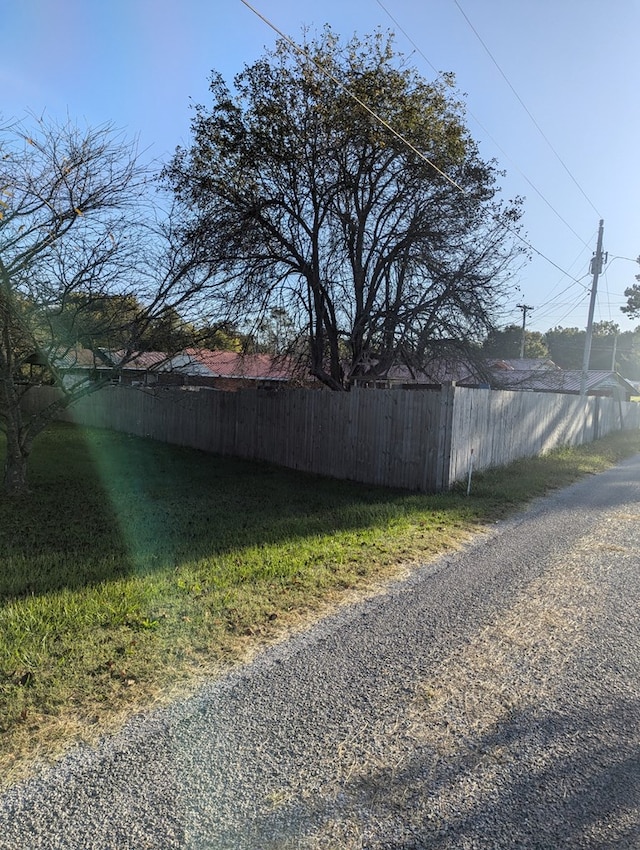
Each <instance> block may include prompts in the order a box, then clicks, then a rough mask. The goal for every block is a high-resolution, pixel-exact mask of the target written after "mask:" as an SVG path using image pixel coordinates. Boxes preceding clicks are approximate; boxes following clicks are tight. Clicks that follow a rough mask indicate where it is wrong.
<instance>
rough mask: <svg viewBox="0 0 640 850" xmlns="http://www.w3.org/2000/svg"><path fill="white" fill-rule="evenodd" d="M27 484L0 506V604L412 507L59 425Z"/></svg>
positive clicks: (262, 468) (365, 492) (362, 525)
mask: <svg viewBox="0 0 640 850" xmlns="http://www.w3.org/2000/svg"><path fill="white" fill-rule="evenodd" d="M29 481H30V487H31V493H30V494H28V495H26V496H24V497H20V498H18V499H15V500H9V499H7V498H4V499H3V498H1V497H0V552H2V561H3V567H2V570H0V598H2V597H5V598H6V597H15V596H21V595H25V594H40V593H46V592H49V591H52V590H53V591H55V590H60V589H63V588H69V589H74V588H79V587H84V586H87V585H92V584H97V583H100V582H103V581H107V580H111V579H117V578H122V577H126V576H130V575H139V574H141V573H145V572H149V571H158V570H163V569H175V568H176V567H177V566H180V565H181V564H183V563H185V562H194V561H198V560H199V559H203V558H210V557H215V556H219V555H223V554H224V553H230V552H236V551H242V550H246V549H247V548H251V547H264V546H268V545H271V544H278V543H283V542H286V541H292V542H296V541H300V540H301V539H303V538H310V537H314V536H317V535H327V534H329V535H330V534H331V533H332V532H337V531H340V530H353V531H357V530H359V529H366V528H369V527H371V526H373V525H375V524H376V523H378V522H383V523H384V522H385V521H389V520H393V518H394V516H402V515H403V514H404V512H405V510H406V504H407V500H409V499H411V498H412V496H411V495H410V494H407V493H402V492H398V491H392V490H385V489H383V488H379V487H367V486H363V485H356V484H352V483H349V482H344V481H333V480H329V479H323V478H319V477H315V476H309V475H305V474H302V473H298V472H295V471H290V470H284V469H279V468H275V467H272V466H269V465H268V464H263V463H251V462H248V461H242V460H237V459H235V458H222V457H219V456H214V455H208V454H205V453H203V452H198V451H195V450H192V449H183V448H180V447H176V446H168V445H164V444H162V443H159V442H156V441H152V440H144V439H140V438H137V437H129V436H127V435H124V434H118V433H115V432H110V431H103V430H97V429H80V428H76V427H74V426H70V425H63V424H59V425H55V426H53V427H52V428H51V429H50V430H49V431H47V432H45V433H44V434H43V435H42V436H41V437H40V438H39V440H38V441H37V442H36V444H35V447H34V451H33V457H32V463H31V467H30V477H29ZM442 510H443V511H446V510H447V507H446V501H443V507H442Z"/></svg>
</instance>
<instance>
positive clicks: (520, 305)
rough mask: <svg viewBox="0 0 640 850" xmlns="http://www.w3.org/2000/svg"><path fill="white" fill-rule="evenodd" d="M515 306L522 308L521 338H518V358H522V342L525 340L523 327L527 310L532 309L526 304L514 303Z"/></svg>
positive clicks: (524, 326) (525, 323)
mask: <svg viewBox="0 0 640 850" xmlns="http://www.w3.org/2000/svg"><path fill="white" fill-rule="evenodd" d="M516 307H517V308H518V309H519V310H522V339H521V340H520V360H524V342H525V333H524V329H525V328H526V326H527V311H528V310H533V307H530V306H529V305H528V304H516Z"/></svg>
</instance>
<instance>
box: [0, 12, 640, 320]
mask: <svg viewBox="0 0 640 850" xmlns="http://www.w3.org/2000/svg"><path fill="white" fill-rule="evenodd" d="M251 5H252V6H253V7H254V8H255V9H256V10H258V11H259V12H260V13H261V14H262V15H263V16H264V17H266V18H268V19H269V21H271V22H272V23H273V24H274V25H275V26H277V27H278V28H279V29H280V30H282V31H284V32H285V33H287V34H288V35H289V36H291V37H293V38H298V37H299V35H300V32H301V28H302V26H303V25H308V26H310V27H312V28H314V27H315V28H319V27H321V26H322V25H323V24H324V23H330V24H331V26H332V27H333V29H334V30H335V31H336V32H338V33H339V34H340V35H342V36H344V37H345V38H348V37H349V36H351V35H352V34H353V33H354V32H358V33H360V34H365V33H369V32H372V31H373V30H374V29H375V28H376V27H378V26H380V27H382V28H383V29H391V30H393V31H394V32H395V33H396V37H397V39H396V40H397V46H398V48H399V49H400V50H401V51H402V52H404V53H405V54H407V55H408V54H413V55H412V61H413V62H414V63H415V64H416V66H417V67H418V69H419V70H420V71H421V72H422V73H423V74H424V75H425V76H426V77H432V76H433V73H434V72H433V67H435V68H437V69H438V70H442V71H453V72H454V73H455V74H456V76H457V80H458V86H459V89H460V90H461V91H462V92H464V93H466V101H467V106H468V110H469V115H468V123H469V127H470V130H471V132H472V134H473V136H474V137H475V138H476V139H477V140H478V141H479V143H480V149H481V153H482V155H483V156H484V157H486V158H492V157H495V158H496V159H497V160H498V161H499V164H500V165H501V167H503V168H504V169H505V170H506V171H507V176H506V177H505V178H504V180H503V181H502V186H503V189H504V194H505V196H506V197H512V196H514V195H516V194H519V195H524V196H525V197H526V201H525V217H524V225H525V228H526V231H527V235H528V239H529V241H530V242H531V244H532V245H533V247H534V248H535V249H536V250H537V251H538V252H541V253H542V254H544V255H545V256H546V257H548V258H549V259H550V260H551V261H552V262H553V264H555V265H553V264H552V263H550V262H548V261H547V260H545V259H543V258H542V257H541V256H539V255H538V254H536V255H535V259H534V261H533V262H532V263H530V264H529V265H528V266H527V267H526V268H524V269H523V270H522V271H521V272H520V274H519V277H518V280H519V286H520V291H519V292H518V293H516V294H515V296H514V298H513V300H512V303H511V305H510V307H511V309H510V312H508V313H507V314H506V315H505V322H506V321H514V322H517V323H519V322H520V321H521V317H522V313H521V311H520V310H519V309H517V307H516V304H518V303H526V304H527V305H530V306H532V307H533V308H534V310H533V311H531V312H530V313H529V315H528V319H527V321H528V326H529V327H530V328H531V329H536V330H542V331H544V330H547V329H548V328H550V327H553V326H555V325H562V326H563V327H573V326H575V327H581V328H583V327H584V326H585V324H586V320H587V310H588V301H589V292H588V288H589V286H590V281H591V278H590V276H588V274H587V273H588V267H589V260H590V258H591V254H592V252H593V251H594V250H595V244H596V234H597V230H598V222H599V219H600V218H603V219H604V222H605V238H604V247H605V250H607V251H608V252H609V258H610V262H609V265H608V266H607V269H606V272H605V274H604V275H603V276H601V278H600V282H599V286H598V290H599V292H598V301H597V305H596V312H595V318H596V320H598V321H599V320H613V321H615V322H618V323H619V324H620V325H621V327H622V328H623V329H629V328H632V327H635V326H636V325H637V324H638V321H632V322H630V321H628V320H627V319H626V318H625V317H624V316H623V314H622V313H621V312H620V309H619V307H620V305H621V304H623V303H624V297H623V292H624V289H625V287H627V286H629V285H631V284H632V283H633V282H634V275H635V274H637V273H640V267H638V266H637V265H635V264H634V263H632V262H630V261H629V260H628V259H615V260H612V259H611V258H613V257H624V258H630V259H633V258H635V257H637V256H638V254H640V222H639V214H638V209H639V202H640V168H639V163H638V144H639V140H640V132H639V130H640V119H639V117H638V116H639V110H638V92H639V91H640V71H639V67H640V65H639V62H638V32H640V0H611V2H610V3H609V4H602V2H596V0H457V2H456V0H422V2H420V3H417V2H416V0H380V2H379V0H323V2H322V3H318V2H314V3H311V2H309V0H295V2H294V0H251ZM463 12H464V14H463ZM465 15H466V18H468V20H467V19H466V18H465ZM394 19H395V20H394ZM469 22H470V23H469ZM470 24H471V25H470ZM474 29H475V30H476V32H477V34H476V32H474ZM0 33H1V35H2V45H3V48H2V52H1V53H0V91H2V98H1V100H0V114H1V115H2V116H3V117H4V118H5V119H7V118H10V117H20V116H22V115H23V114H24V112H25V111H26V110H31V111H34V112H36V113H41V112H42V111H43V110H46V113H47V114H48V115H50V116H52V117H65V116H66V115H67V114H69V115H70V116H71V118H73V119H74V120H77V121H79V122H85V121H86V122H87V123H89V124H92V125H96V124H102V123H104V122H112V123H114V124H115V125H116V126H117V127H119V128H121V129H123V130H124V131H125V132H126V133H127V134H128V135H129V136H130V137H137V138H138V139H139V144H140V148H141V149H142V150H144V155H145V157H146V158H148V159H157V160H159V161H162V160H166V159H167V158H168V157H169V156H170V155H171V153H172V152H173V150H174V149H175V147H176V145H178V144H187V143H188V142H189V122H190V116H191V112H190V102H195V103H198V102H201V103H205V104H206V103H207V80H208V77H209V75H210V72H211V70H212V69H216V70H218V71H220V72H221V73H222V74H223V76H225V77H226V78H227V79H228V80H229V81H231V79H232V77H233V75H234V74H235V73H236V72H237V71H239V70H241V68H242V67H243V65H244V64H247V63H251V62H253V61H254V60H255V59H256V58H258V57H259V56H260V55H261V54H262V52H263V50H264V48H265V47H270V46H272V45H273V43H274V41H275V38H276V35H275V33H274V32H273V30H272V29H270V28H269V27H268V26H267V25H266V24H265V23H264V22H263V21H262V20H260V18H259V17H258V16H256V15H255V14H254V13H253V12H252V11H251V10H250V9H249V8H247V6H246V5H245V4H243V2H242V0H179V1H178V0H174V2H170V0H19V2H16V1H15V0H12V2H9V1H8V0H0ZM478 35H479V36H480V38H481V39H482V41H481V40H480V39H479V38H478ZM482 42H484V45H486V47H487V48H488V49H489V51H490V53H491V56H490V55H489V54H488V53H487V51H486V50H485V47H484V46H483V43H482ZM491 57H493V59H492V58H491ZM493 60H495V62H497V63H498V65H499V66H500V69H501V70H499V69H498V68H497V67H496V64H495V63H494V61H493ZM432 66H433V67H432ZM503 75H504V76H503ZM505 77H506V78H507V79H506V80H505ZM513 89H515V91H516V92H517V95H518V96H519V98H520V100H521V101H522V102H523V103H524V104H525V106H526V110H525V108H524V107H523V106H522V104H521V103H520V101H519V100H518V98H517V97H516V95H515V94H514V91H513ZM527 110H528V112H527ZM528 113H530V115H532V116H533V118H534V119H535V122H536V123H534V122H533V121H532V119H531V117H530V115H529V114H528ZM536 124H537V125H538V127H539V128H540V129H541V130H542V132H543V134H544V135H542V133H541V132H540V129H538V128H537V127H536ZM532 184H533V185H532ZM534 187H535V188H534ZM540 195H542V196H544V199H545V200H543V199H542V198H541V197H540ZM556 266H559V267H560V268H557V267H556ZM565 272H568V273H569V275H567V274H565ZM573 278H578V279H580V280H581V284H580V283H575V282H574V281H573Z"/></svg>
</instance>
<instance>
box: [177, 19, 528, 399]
mask: <svg viewBox="0 0 640 850" xmlns="http://www.w3.org/2000/svg"><path fill="white" fill-rule="evenodd" d="M319 68H322V69H323V70H324V72H325V73H323V72H321V71H320V70H319ZM327 75H329V76H327ZM336 80H339V83H337V82H336ZM452 83H453V80H452V78H451V76H450V75H444V76H442V77H441V78H440V79H438V80H436V81H435V82H427V81H426V80H425V79H423V78H422V77H421V76H420V75H419V74H418V73H417V71H416V70H415V69H413V68H411V67H409V66H408V64H407V63H406V60H404V59H403V58H402V57H401V56H399V55H396V54H395V52H394V46H393V42H392V40H391V38H386V37H385V36H384V35H383V34H381V33H377V34H376V35H374V36H371V37H365V38H364V39H363V40H359V39H357V38H354V39H353V40H351V41H350V42H349V43H348V44H346V45H342V44H341V43H340V42H339V40H338V38H337V37H336V36H335V35H334V34H333V32H332V31H331V30H330V29H329V28H327V29H325V31H324V32H323V34H322V35H321V36H320V37H319V38H317V39H316V40H305V43H304V52H301V53H299V52H296V51H294V50H292V48H291V46H290V45H289V44H287V43H286V42H285V41H280V42H279V43H278V44H277V46H276V48H275V51H273V52H267V53H266V54H265V56H264V57H263V58H261V59H259V60H258V61H257V62H256V63H254V64H253V65H251V66H249V67H246V68H245V69H244V71H242V72H241V73H240V74H238V75H237V76H236V78H235V81H234V87H235V93H232V92H231V91H230V89H229V88H228V87H227V85H226V84H225V83H224V81H223V79H222V77H221V76H219V75H217V74H214V75H213V77H212V81H211V86H210V89H211V94H212V99H213V103H212V105H211V106H210V107H209V108H206V107H205V106H198V107H196V112H195V117H194V120H193V123H192V131H193V136H194V141H193V145H192V146H191V148H190V149H178V151H177V153H176V156H175V158H174V159H173V161H172V163H171V164H170V166H169V167H168V168H167V169H166V171H165V178H166V180H167V183H168V184H169V185H170V186H171V187H172V188H173V190H174V192H175V193H176V196H177V198H178V199H179V201H180V202H181V203H182V204H183V205H184V207H185V209H187V210H189V211H190V218H189V220H188V222H187V224H186V225H185V230H184V233H185V237H186V238H187V239H191V238H193V236H194V235H195V234H197V235H198V238H201V239H206V240H207V241H208V245H209V250H210V256H211V257H214V258H215V262H216V263H217V273H218V280H219V281H220V282H221V283H222V282H224V283H225V286H222V285H221V287H220V290H219V293H218V294H219V296H220V299H221V301H220V303H221V304H225V305H226V304H231V305H233V307H234V309H237V307H238V305H241V306H242V309H243V310H244V312H245V315H246V316H247V317H251V321H252V322H253V323H254V324H255V325H256V326H257V325H258V324H259V323H260V321H261V320H262V319H264V318H265V317H266V318H267V321H269V320H270V317H271V316H272V315H273V314H272V313H271V311H272V309H273V308H274V307H276V308H280V307H284V309H286V311H287V315H288V316H289V317H290V318H291V320H292V322H293V329H292V330H294V331H295V332H294V333H292V338H294V339H296V340H298V339H299V336H300V334H301V333H304V335H305V337H306V340H307V350H308V352H309V355H308V356H309V359H310V365H311V371H312V373H313V374H314V375H315V376H316V377H317V378H318V379H319V380H320V381H322V382H324V383H325V384H326V385H327V386H329V387H331V388H332V389H347V388H349V386H350V385H351V384H352V383H353V381H354V380H355V379H357V378H358V377H359V376H362V375H367V376H374V377H375V376H381V377H382V376H384V375H385V374H386V373H387V371H388V370H389V368H390V367H391V366H392V365H393V364H394V363H398V362H405V363H411V364H416V365H417V364H419V363H420V362H422V361H424V360H425V358H426V357H427V356H428V354H429V353H431V352H433V350H434V348H437V346H438V345H439V343H441V342H444V343H446V345H447V347H448V348H450V347H451V345H452V341H459V342H460V343H463V342H468V341H470V340H479V339H481V338H482V336H484V334H485V333H486V331H487V330H488V329H489V328H490V326H491V322H492V319H493V317H494V310H495V308H496V306H497V305H498V304H499V303H500V301H501V299H502V297H503V296H504V295H505V294H506V292H507V290H508V287H509V277H510V272H511V269H512V266H513V261H514V259H515V258H517V257H518V256H520V254H521V251H522V249H521V247H519V245H520V243H518V242H517V240H516V238H515V234H516V233H517V230H518V226H519V225H518V220H519V217H520V208H519V203H518V202H509V203H503V202H501V201H499V200H498V187H497V182H496V181H497V179H498V176H499V172H498V171H497V169H496V166H495V164H494V163H493V162H486V161H484V160H482V159H481V157H480V155H479V153H478V148H477V145H476V144H475V142H474V141H473V139H472V138H471V136H470V135H469V132H468V130H467V128H466V126H465V122H464V108H463V105H462V103H461V102H460V101H459V100H458V99H457V98H456V96H455V94H454V90H453V88H452ZM347 92H350V93H352V94H353V95H355V96H356V97H357V98H358V99H359V101H360V103H363V104H366V106H367V107H368V108H369V109H371V110H374V111H375V112H376V113H377V114H378V115H380V116H381V117H382V119H383V120H384V121H386V122H387V124H388V125H390V126H392V127H393V128H394V129H395V130H396V131H398V132H399V133H401V134H402V135H403V136H404V138H405V139H406V140H407V142H408V143H407V142H404V141H401V140H400V139H399V138H398V137H397V136H396V135H395V134H394V132H392V130H390V129H389V126H385V125H384V124H383V123H382V122H381V121H380V120H377V119H376V118H375V117H373V116H372V114H371V113H370V112H369V111H368V109H367V108H365V106H362V105H360V103H357V102H355V101H354V100H353V99H352V97H351V96H350V95H349V94H348V93H347ZM417 151H420V152H421V153H422V154H424V156H426V157H427V158H428V159H429V160H430V162H431V164H430V163H429V162H427V161H425V159H424V158H423V157H422V156H420V155H419V154H418V152H417ZM445 175H446V176H445ZM447 178H449V179H447ZM450 181H453V182H450ZM454 184H456V185H454Z"/></svg>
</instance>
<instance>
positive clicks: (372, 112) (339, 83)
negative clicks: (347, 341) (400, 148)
mask: <svg viewBox="0 0 640 850" xmlns="http://www.w3.org/2000/svg"><path fill="white" fill-rule="evenodd" d="M240 2H241V3H243V5H245V6H246V7H247V9H249V10H250V11H251V12H253V14H254V15H256V16H257V17H258V18H260V20H261V21H262V22H263V23H265V24H266V25H267V26H268V27H269V28H270V29H272V30H273V31H274V32H275V33H277V34H278V35H279V36H280V37H281V38H282V39H283V40H284V41H286V43H287V44H288V45H289V46H290V47H292V48H293V49H294V50H295V52H296V53H298V54H300V55H301V56H303V57H304V58H305V59H307V60H308V61H309V62H311V63H312V64H313V65H315V66H316V68H317V69H318V70H319V71H320V73H321V74H323V75H324V76H325V77H327V78H328V79H329V80H331V81H332V82H333V83H335V84H336V85H337V86H338V88H339V89H340V90H341V91H342V92H344V94H346V95H347V96H348V97H350V98H351V99H352V100H354V101H355V102H356V103H357V104H358V105H359V106H361V107H362V108H363V109H364V110H365V112H367V113H368V114H369V115H371V116H372V118H374V119H375V120H376V121H378V122H379V123H380V124H381V125H382V126H383V127H385V128H386V129H387V130H389V132H390V133H392V134H393V135H394V136H395V137H396V138H397V139H398V140H399V141H401V142H402V143H403V144H404V145H406V146H407V147H408V148H409V149H410V150H411V151H413V153H415V154H416V156H418V157H420V159H422V160H423V162H426V163H427V165H430V166H431V168H433V169H434V171H436V172H437V173H438V174H439V175H440V176H441V177H444V179H445V180H446V181H447V182H448V183H450V184H451V185H452V186H453V187H454V188H455V189H456V190H457V191H458V192H460V193H461V194H463V195H468V194H469V193H468V192H467V190H466V189H464V188H463V187H462V186H460V184H459V183H457V182H456V181H455V180H453V179H452V178H451V177H449V175H448V174H446V173H445V172H444V171H442V170H441V169H440V168H438V166H437V165H436V164H435V163H434V162H432V161H431V160H430V159H429V158H428V157H427V156H426V155H425V154H424V153H422V151H420V150H418V148H416V147H415V145H413V144H412V143H411V142H410V141H409V140H408V139H406V138H405V137H404V136H403V135H402V133H399V132H398V131H397V130H396V129H395V128H394V127H392V126H391V124H389V122H388V121H386V120H385V119H384V118H383V117H382V116H381V115H379V114H378V113H377V112H376V111H375V110H373V109H371V107H370V106H368V105H367V104H366V103H365V102H364V101H363V100H361V99H360V98H359V97H358V96H357V95H356V94H354V93H353V92H352V91H351V90H350V89H348V88H347V86H345V84H344V83H343V82H342V81H341V80H339V79H338V78H337V77H336V76H335V75H334V74H332V73H331V72H330V71H328V70H327V69H326V68H325V67H324V66H323V65H322V64H321V63H320V62H318V60H317V59H315V58H314V57H313V56H311V54H310V53H309V52H308V51H306V50H305V49H304V48H303V47H301V46H300V45H299V44H297V43H296V42H295V41H294V40H293V39H292V38H290V37H289V36H288V35H286V33H284V32H282V30H280V29H278V27H277V26H276V25H275V24H274V23H272V22H271V21H270V20H269V19H268V18H266V17H265V16H264V15H262V14H261V13H260V12H258V10H257V9H255V8H254V7H253V6H252V5H251V4H250V3H249V2H248V0H240ZM454 2H455V0H454ZM492 218H493V219H494V220H495V221H496V222H497V223H498V224H500V225H501V226H502V227H504V228H505V230H507V231H508V232H509V233H511V234H512V235H513V236H515V238H516V239H518V240H519V241H520V242H522V243H523V245H525V246H526V247H527V248H529V249H530V250H531V251H533V252H534V253H535V254H537V255H538V256H539V257H542V259H543V260H546V261H547V262H548V263H550V264H551V265H552V266H554V268H556V269H558V271H561V272H562V273H563V274H564V275H566V276H567V277H569V278H571V279H572V280H574V281H575V282H576V283H579V281H578V280H576V279H575V278H573V277H572V275H570V274H569V272H567V271H565V270H564V269H563V268H562V266H559V265H558V264H557V263H555V262H554V261H553V260H552V259H551V258H550V257H547V255H546V254H544V253H543V252H542V251H540V250H539V249H538V248H536V247H535V245H532V244H531V243H530V242H529V241H528V240H527V239H525V238H524V237H523V236H521V235H520V234H519V233H518V232H517V231H516V230H514V229H513V228H512V227H510V226H509V225H508V224H506V223H505V222H504V221H501V220H500V219H498V217H497V216H495V215H492Z"/></svg>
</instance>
